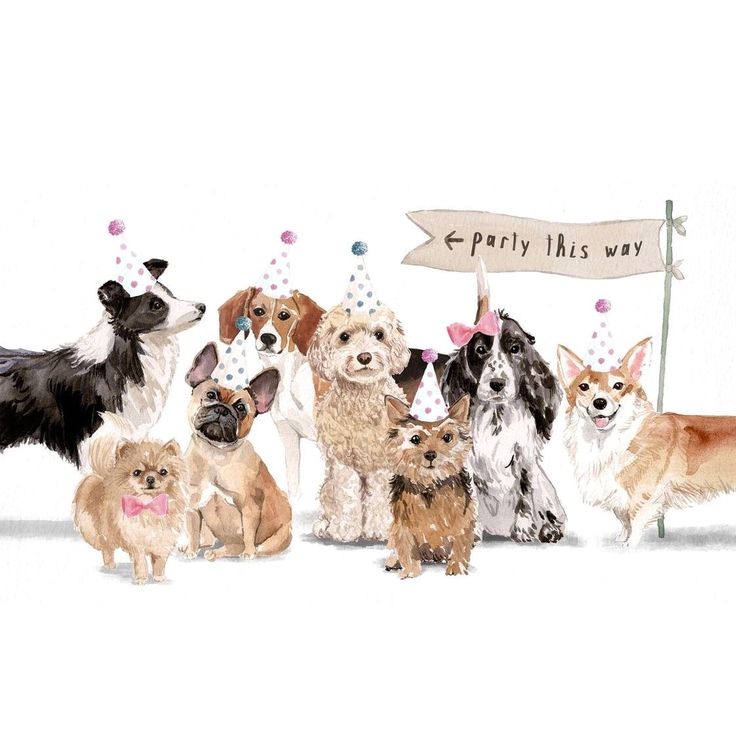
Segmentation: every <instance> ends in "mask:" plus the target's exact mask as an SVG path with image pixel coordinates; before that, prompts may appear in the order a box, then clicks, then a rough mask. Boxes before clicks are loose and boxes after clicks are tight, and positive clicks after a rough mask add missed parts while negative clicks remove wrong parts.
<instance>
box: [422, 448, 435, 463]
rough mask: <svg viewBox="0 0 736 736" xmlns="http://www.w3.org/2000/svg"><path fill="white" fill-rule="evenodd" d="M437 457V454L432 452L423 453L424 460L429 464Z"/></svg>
mask: <svg viewBox="0 0 736 736" xmlns="http://www.w3.org/2000/svg"><path fill="white" fill-rule="evenodd" d="M436 457H437V453H436V452H435V451H434V450H427V452H425V453H424V459H425V460H429V462H432V461H433V460H434V459H435V458H436Z"/></svg>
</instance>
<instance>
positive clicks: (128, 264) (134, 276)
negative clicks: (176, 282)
mask: <svg viewBox="0 0 736 736" xmlns="http://www.w3.org/2000/svg"><path fill="white" fill-rule="evenodd" d="M107 231H108V232H109V233H110V235H112V236H113V238H115V280H116V281H118V283H120V284H121V285H122V286H123V288H124V289H125V290H126V291H127V292H128V294H130V295H131V296H140V295H141V294H145V293H146V292H147V291H151V289H152V288H153V287H154V286H155V284H156V279H155V278H153V276H152V275H151V272H150V271H149V270H148V269H147V268H146V267H145V266H144V265H143V261H142V260H140V258H138V256H137V255H136V253H135V251H133V250H131V249H130V248H129V247H128V244H127V243H126V242H125V241H126V238H125V237H123V233H124V232H125V223H124V222H123V221H122V220H113V221H112V222H111V223H110V224H109V225H108V226H107Z"/></svg>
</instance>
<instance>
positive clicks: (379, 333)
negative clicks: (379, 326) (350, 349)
mask: <svg viewBox="0 0 736 736" xmlns="http://www.w3.org/2000/svg"><path fill="white" fill-rule="evenodd" d="M373 337H375V338H376V340H378V341H379V342H380V341H381V340H383V338H384V337H385V335H384V334H383V330H376V331H375V332H374V333H373Z"/></svg>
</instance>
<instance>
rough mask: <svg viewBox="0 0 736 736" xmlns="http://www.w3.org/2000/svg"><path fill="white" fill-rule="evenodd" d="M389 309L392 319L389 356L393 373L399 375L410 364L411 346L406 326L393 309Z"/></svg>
mask: <svg viewBox="0 0 736 736" xmlns="http://www.w3.org/2000/svg"><path fill="white" fill-rule="evenodd" d="M387 311H388V316H389V321H390V322H389V330H388V334H387V335H386V338H387V339H386V343H387V344H388V358H389V361H390V363H391V365H390V366H389V367H390V369H391V375H392V376H398V375H399V374H400V373H401V372H402V371H403V370H404V368H406V366H407V365H409V360H410V359H411V350H409V346H408V345H407V344H406V337H405V336H404V328H403V327H402V326H401V322H399V320H398V319H397V318H396V315H395V314H394V313H393V312H392V311H391V310H387Z"/></svg>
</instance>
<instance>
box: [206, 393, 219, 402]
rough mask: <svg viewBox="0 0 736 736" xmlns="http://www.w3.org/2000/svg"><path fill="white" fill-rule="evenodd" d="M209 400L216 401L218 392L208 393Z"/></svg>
mask: <svg viewBox="0 0 736 736" xmlns="http://www.w3.org/2000/svg"><path fill="white" fill-rule="evenodd" d="M206 396H207V398H208V399H209V400H210V401H214V400H215V399H216V398H217V392H216V391H208V392H207V394H206Z"/></svg>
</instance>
